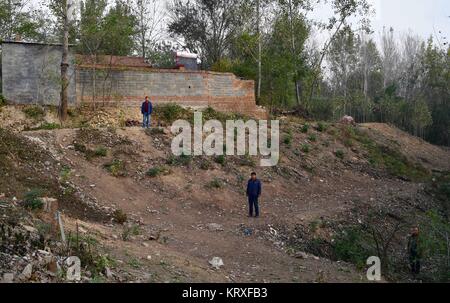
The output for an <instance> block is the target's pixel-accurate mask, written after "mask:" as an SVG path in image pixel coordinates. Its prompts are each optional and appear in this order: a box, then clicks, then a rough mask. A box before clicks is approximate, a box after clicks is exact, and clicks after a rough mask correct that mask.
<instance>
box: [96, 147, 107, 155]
mask: <svg viewBox="0 0 450 303" xmlns="http://www.w3.org/2000/svg"><path fill="white" fill-rule="evenodd" d="M94 155H95V156H96V157H106V156H107V155H108V149H106V147H103V146H101V147H98V148H97V149H95V151H94Z"/></svg>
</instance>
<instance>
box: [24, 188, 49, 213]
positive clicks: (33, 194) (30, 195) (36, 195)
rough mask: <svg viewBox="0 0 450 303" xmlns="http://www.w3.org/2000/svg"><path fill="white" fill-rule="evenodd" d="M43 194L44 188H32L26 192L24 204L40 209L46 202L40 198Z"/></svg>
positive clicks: (32, 208)
mask: <svg viewBox="0 0 450 303" xmlns="http://www.w3.org/2000/svg"><path fill="white" fill-rule="evenodd" d="M42 195H43V190H41V189H32V190H30V191H29V192H27V193H26V194H25V197H24V199H23V202H24V206H25V208H27V209H30V210H40V209H42V208H43V207H44V202H43V201H42V200H41V199H40V197H42Z"/></svg>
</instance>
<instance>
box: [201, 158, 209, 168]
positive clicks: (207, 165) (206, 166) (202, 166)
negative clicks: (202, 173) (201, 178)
mask: <svg viewBox="0 0 450 303" xmlns="http://www.w3.org/2000/svg"><path fill="white" fill-rule="evenodd" d="M210 168H211V162H209V161H208V160H206V159H202V161H201V162H200V169H203V170H209V169H210Z"/></svg>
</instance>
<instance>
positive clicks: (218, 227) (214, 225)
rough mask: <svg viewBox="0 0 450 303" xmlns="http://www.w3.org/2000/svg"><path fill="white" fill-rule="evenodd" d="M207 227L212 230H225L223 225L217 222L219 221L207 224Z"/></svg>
mask: <svg viewBox="0 0 450 303" xmlns="http://www.w3.org/2000/svg"><path fill="white" fill-rule="evenodd" d="M207 227H208V229H209V230H210V231H223V230H224V229H223V227H222V225H220V224H217V223H210V224H208V225H207Z"/></svg>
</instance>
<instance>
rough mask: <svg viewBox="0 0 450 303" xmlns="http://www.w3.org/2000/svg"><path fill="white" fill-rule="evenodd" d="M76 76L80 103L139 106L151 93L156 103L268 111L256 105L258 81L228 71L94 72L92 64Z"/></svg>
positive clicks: (252, 113) (119, 70) (128, 70)
mask: <svg viewBox="0 0 450 303" xmlns="http://www.w3.org/2000/svg"><path fill="white" fill-rule="evenodd" d="M94 74H95V75H96V77H95V79H94V77H93V75H94ZM76 79H77V81H76V83H77V88H76V92H77V103H90V102H98V103H102V104H104V105H108V104H111V105H113V104H117V103H120V104H121V105H126V106H139V105H140V104H141V102H142V101H143V99H144V97H145V96H147V95H148V96H150V98H151V100H152V101H153V102H154V103H155V105H156V106H157V105H159V104H167V103H177V104H180V105H183V106H188V107H192V108H203V107H207V106H211V107H213V108H215V109H216V110H220V111H228V112H240V113H243V114H248V115H256V116H258V117H262V116H265V111H264V110H262V109H260V108H258V107H257V106H256V101H255V89H254V81H247V80H240V79H239V78H237V77H236V76H234V75H233V74H228V73H214V72H206V71H182V70H156V69H140V68H127V69H124V68H99V67H97V68H96V69H95V72H94V69H93V68H92V67H89V66H79V67H78V68H77V76H76ZM94 83H95V94H94Z"/></svg>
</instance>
